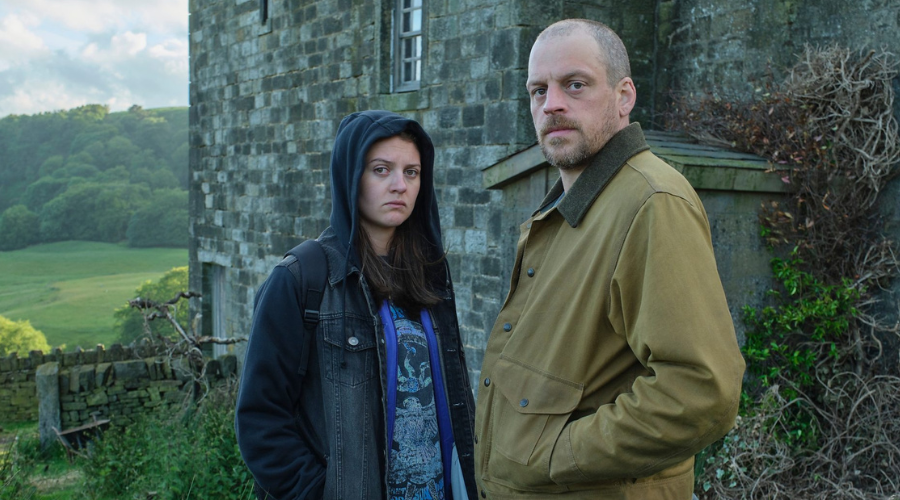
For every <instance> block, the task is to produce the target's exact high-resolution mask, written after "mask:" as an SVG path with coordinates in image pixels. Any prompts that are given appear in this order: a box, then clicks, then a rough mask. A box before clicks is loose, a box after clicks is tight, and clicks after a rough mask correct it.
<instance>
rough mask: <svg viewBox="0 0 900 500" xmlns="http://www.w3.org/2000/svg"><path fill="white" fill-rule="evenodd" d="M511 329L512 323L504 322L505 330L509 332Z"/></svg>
mask: <svg viewBox="0 0 900 500" xmlns="http://www.w3.org/2000/svg"><path fill="white" fill-rule="evenodd" d="M510 330H512V325H511V324H509V323H503V331H504V332H508V331H510Z"/></svg>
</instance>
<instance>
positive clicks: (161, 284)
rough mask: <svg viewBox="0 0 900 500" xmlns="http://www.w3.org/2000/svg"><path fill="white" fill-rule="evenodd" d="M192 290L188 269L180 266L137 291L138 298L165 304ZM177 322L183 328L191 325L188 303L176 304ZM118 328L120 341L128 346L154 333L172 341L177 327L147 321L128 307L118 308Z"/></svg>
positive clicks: (135, 310) (137, 311) (166, 323)
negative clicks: (189, 322)
mask: <svg viewBox="0 0 900 500" xmlns="http://www.w3.org/2000/svg"><path fill="white" fill-rule="evenodd" d="M187 289H188V268H187V267H176V268H173V269H171V270H170V271H168V272H167V273H166V274H164V275H163V276H162V278H160V279H159V280H158V281H146V282H144V283H143V284H142V285H141V286H139V287H138V288H137V289H136V290H135V291H134V294H135V295H134V296H135V297H140V298H142V299H146V300H152V301H155V302H165V301H167V300H170V299H172V298H173V297H175V296H176V295H177V294H178V292H181V291H184V290H187ZM175 311H176V312H175V319H176V320H177V321H178V323H179V324H181V325H187V324H188V301H187V299H180V300H179V301H178V302H176V304H175ZM113 315H114V316H115V318H116V329H117V330H118V332H119V342H121V343H123V344H125V345H128V344H131V343H132V342H133V341H135V340H137V339H139V338H141V337H143V336H145V335H146V334H147V333H150V334H151V335H153V336H163V337H169V338H172V337H174V336H175V334H176V332H175V328H174V327H173V326H172V325H171V324H170V323H168V322H166V321H149V322H148V321H145V320H144V316H143V315H142V314H141V312H140V311H139V310H138V309H135V308H133V307H131V306H129V305H124V306H122V307H120V308H119V309H116V311H115V313H113Z"/></svg>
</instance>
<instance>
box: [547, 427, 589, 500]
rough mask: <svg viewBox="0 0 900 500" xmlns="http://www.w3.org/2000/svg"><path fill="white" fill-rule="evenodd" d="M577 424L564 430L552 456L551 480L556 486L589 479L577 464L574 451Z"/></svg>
mask: <svg viewBox="0 0 900 500" xmlns="http://www.w3.org/2000/svg"><path fill="white" fill-rule="evenodd" d="M577 422H578V421H577V420H576V421H573V422H570V423H569V424H568V425H566V426H565V427H564V428H563V431H562V433H561V434H560V435H559V438H558V439H557V440H556V445H555V446H553V452H552V453H551V454H550V479H551V480H553V482H554V483H556V484H560V485H564V484H572V483H580V482H584V481H587V479H588V478H587V477H585V475H584V474H583V473H582V472H581V469H579V468H578V464H577V463H575V450H573V449H572V426H574V425H575V424H576V423H577Z"/></svg>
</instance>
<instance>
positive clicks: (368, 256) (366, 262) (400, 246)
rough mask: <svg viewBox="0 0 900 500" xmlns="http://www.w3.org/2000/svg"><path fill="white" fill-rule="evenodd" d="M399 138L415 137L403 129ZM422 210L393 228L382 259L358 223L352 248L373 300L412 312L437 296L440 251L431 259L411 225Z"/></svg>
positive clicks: (432, 302) (435, 300)
mask: <svg viewBox="0 0 900 500" xmlns="http://www.w3.org/2000/svg"><path fill="white" fill-rule="evenodd" d="M399 137H400V138H401V139H403V140H406V141H409V142H412V143H413V144H415V143H416V140H415V136H414V135H412V134H410V133H408V132H403V133H401V134H400V135H399ZM424 210H427V207H425V208H422V210H418V211H417V210H416V209H415V208H414V209H413V213H412V214H411V215H410V216H409V218H408V219H406V220H405V221H403V223H402V224H400V225H399V226H397V228H396V229H395V230H394V235H393V237H392V238H391V243H390V248H389V249H388V255H387V257H386V258H382V257H380V256H379V255H378V254H377V253H376V252H375V249H374V247H373V246H372V243H371V241H370V239H369V235H368V234H367V233H366V230H365V229H364V228H363V226H362V224H359V225H357V228H358V230H357V232H356V248H357V249H358V251H359V256H360V260H361V264H362V273H363V275H364V276H365V277H366V281H367V282H368V284H369V288H370V289H371V290H372V293H373V294H374V295H375V298H376V299H377V300H379V301H380V300H382V299H389V300H391V301H392V302H394V304H396V305H397V306H399V307H401V308H402V309H404V310H406V311H408V312H410V313H412V312H414V311H418V310H419V309H422V308H423V307H428V306H433V305H435V304H437V303H438V302H440V300H441V297H440V295H438V293H437V291H436V290H435V289H434V286H433V283H434V280H433V278H434V276H435V266H437V265H438V264H440V263H441V262H442V261H443V259H444V256H443V253H442V254H441V255H440V257H438V258H437V260H433V259H434V257H432V255H433V252H432V253H430V252H428V248H429V247H430V246H431V243H430V242H428V241H427V240H426V239H425V236H424V233H423V232H422V231H417V230H416V229H415V228H416V226H417V225H418V224H420V223H421V222H422V221H420V217H422V216H423V215H422V214H423V211H424Z"/></svg>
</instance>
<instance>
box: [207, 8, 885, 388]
mask: <svg viewBox="0 0 900 500" xmlns="http://www.w3.org/2000/svg"><path fill="white" fill-rule="evenodd" d="M259 5H260V4H259V2H257V1H250V0H208V1H206V0H203V1H201V0H190V2H189V9H190V51H191V69H190V72H191V73H190V74H191V83H190V102H191V111H190V127H191V129H190V134H191V139H190V141H191V156H190V165H191V174H190V175H191V187H190V196H191V201H190V211H191V227H190V231H191V233H190V234H191V243H190V245H191V246H190V268H191V277H190V280H191V288H192V289H194V290H198V291H203V292H204V298H203V300H204V301H206V303H205V304H200V303H199V300H197V299H194V301H193V302H192V309H193V310H195V311H199V310H203V311H204V313H205V314H204V315H205V316H206V319H204V323H205V324H204V328H205V330H204V331H209V328H210V327H209V325H210V323H211V322H212V320H211V319H210V318H212V317H213V315H215V318H216V324H217V325H218V326H217V327H216V328H217V331H216V332H215V334H216V335H224V336H229V337H234V336H243V335H246V334H248V332H249V325H250V320H251V317H252V312H253V311H252V307H253V306H252V305H253V296H254V294H255V292H256V289H257V287H258V286H259V284H260V283H261V282H262V281H263V279H265V277H266V276H267V275H268V273H269V271H270V270H271V268H272V267H273V266H274V265H275V264H276V263H277V262H278V260H279V259H280V257H281V255H282V254H283V253H284V252H285V251H287V250H288V249H290V248H291V247H292V246H294V245H295V244H297V243H298V242H300V241H302V240H304V239H307V238H313V237H315V236H317V235H318V234H319V233H320V232H321V231H322V230H323V229H324V228H325V227H326V226H327V225H328V217H329V213H330V209H331V206H330V181H329V172H328V170H329V163H330V151H331V146H332V141H333V139H334V134H335V132H336V130H337V126H338V124H339V122H340V119H341V118H342V117H343V116H345V115H347V114H349V113H352V112H354V111H359V110H365V109H388V110H391V111H395V112H398V113H401V114H404V115H406V116H409V117H411V118H414V119H416V120H418V121H420V122H421V123H422V124H423V126H424V127H425V129H426V130H428V131H429V133H431V135H432V137H433V138H434V142H435V145H436V146H437V150H436V165H437V171H436V175H435V182H436V188H437V194H438V202H439V206H440V210H441V223H442V226H443V231H444V243H445V248H446V250H447V251H448V259H449V262H450V265H451V271H452V273H453V276H454V283H455V286H456V292H457V301H458V310H459V319H460V326H461V329H462V334H463V339H464V342H465V343H466V351H467V357H468V360H469V364H470V369H472V371H473V374H474V373H475V372H477V370H478V368H479V367H480V365H481V355H482V351H483V348H484V345H485V343H486V340H487V339H486V335H487V332H489V331H490V328H491V326H492V324H493V321H494V319H495V317H496V314H497V312H498V311H499V309H500V306H501V303H502V300H503V298H504V296H505V293H506V291H507V287H508V273H509V268H510V267H511V265H512V261H513V256H514V250H515V248H514V242H515V239H514V238H513V237H510V235H511V234H512V233H515V232H516V231H517V227H516V224H511V223H508V222H507V221H505V219H504V217H503V216H502V214H503V213H505V212H508V211H509V210H514V211H521V210H523V208H522V207H511V205H514V204H515V202H514V201H511V200H509V199H507V198H506V197H505V195H504V193H503V192H501V191H496V190H495V191H489V190H485V189H484V188H483V187H482V170H483V169H485V168H487V167H489V166H491V165H493V164H495V163H497V162H498V161H500V160H502V159H504V158H506V157H508V156H510V155H513V154H515V153H517V152H519V151H522V150H523V149H525V148H527V147H529V146H531V145H532V144H534V143H535V142H536V139H535V136H534V130H533V127H532V124H531V117H530V109H529V102H528V96H527V94H526V91H525V80H526V78H527V61H528V55H529V52H530V47H531V45H532V43H533V40H534V38H535V37H536V36H537V34H538V33H539V32H540V30H541V29H543V28H544V27H546V26H547V25H549V24H550V23H552V22H554V21H556V20H559V19H562V18H566V17H585V18H591V19H597V20H600V21H602V22H604V23H606V24H608V25H609V26H611V27H612V28H613V29H615V30H616V31H617V32H618V33H619V34H620V35H621V37H622V39H623V41H624V42H625V44H626V47H627V48H628V50H629V53H630V56H631V64H632V74H633V78H634V80H635V84H636V88H637V91H638V106H637V108H636V109H635V111H634V112H633V115H632V118H633V119H635V120H637V121H640V122H642V125H643V126H644V128H647V129H649V128H653V127H659V126H660V125H661V122H662V120H661V119H660V117H661V114H662V113H663V112H664V111H665V109H666V102H667V98H668V95H669V92H670V91H671V90H673V89H679V90H694V91H705V90H709V89H711V88H712V86H713V85H718V86H724V87H726V88H729V89H731V90H733V91H735V92H750V91H753V89H754V86H753V85H754V79H755V78H757V77H758V76H759V75H761V74H763V73H764V72H765V71H767V69H768V68H769V67H770V66H771V67H772V68H773V69H774V70H775V71H779V70H780V69H781V68H783V67H786V66H788V65H790V64H791V63H792V62H793V54H795V53H796V52H798V51H799V49H800V47H802V45H803V44H804V43H807V42H808V43H828V42H840V43H844V44H845V45H848V46H852V47H862V46H867V47H878V46H882V45H883V46H886V47H888V48H895V49H896V48H897V46H898V44H900V42H898V40H900V39H898V38H897V37H896V36H895V35H894V33H896V31H897V27H898V26H897V25H898V23H900V19H898V15H897V12H900V0H864V1H862V2H857V3H854V4H847V3H844V2H838V0H822V1H817V0H790V1H785V0H753V1H751V2H742V1H738V0H635V1H633V2H613V1H610V0H425V11H424V16H425V21H424V24H423V26H424V28H423V33H424V36H425V42H424V49H425V56H424V60H423V62H424V66H423V75H422V76H423V78H422V82H421V88H420V89H419V90H416V91H411V92H403V93H396V92H393V91H392V89H391V32H390V29H391V8H392V5H393V2H391V1H389V0H381V1H379V0H286V1H283V2H275V1H271V0H270V1H269V9H268V11H269V18H268V19H267V20H265V21H264V22H263V20H262V19H261V18H260V10H259ZM895 52H896V50H895ZM898 88H900V84H898ZM898 110H900V106H898ZM739 198H740V196H737V197H736V198H733V199H731V198H728V197H727V195H721V196H720V194H715V193H711V194H710V195H708V196H707V197H705V198H704V201H706V200H707V199H709V203H710V205H711V206H712V207H713V209H714V210H712V211H715V210H717V209H718V208H716V207H719V208H721V209H722V210H723V212H721V213H722V218H721V219H719V218H717V217H716V216H712V214H711V220H712V222H713V224H714V227H713V233H714V234H713V237H714V240H715V242H716V245H717V258H719V259H720V270H721V271H722V274H723V279H725V280H729V279H732V278H731V277H733V284H728V283H726V288H729V287H730V288H731V291H730V292H729V301H730V304H731V306H732V309H733V311H732V312H733V314H734V313H735V311H737V310H739V308H740V307H741V305H743V300H744V296H745V295H746V294H747V293H753V294H755V293H756V292H748V291H747V290H745V289H744V288H743V287H745V286H750V285H752V287H751V288H752V290H757V289H759V288H760V286H762V285H761V284H760V283H755V282H754V283H749V282H748V281H747V280H751V278H750V277H748V276H750V275H749V274H747V273H745V272H744V271H743V270H742V269H744V267H746V266H743V265H742V264H743V263H745V262H755V263H756V264H760V263H763V264H764V262H763V261H764V260H766V259H767V257H766V256H765V255H764V254H763V253H758V254H757V253H754V252H755V251H756V250H757V249H758V248H757V247H756V246H754V245H758V243H756V242H755V240H754V237H755V233H756V223H755V219H754V218H755V210H753V211H749V212H746V213H744V214H741V215H737V212H736V211H735V210H737V209H736V208H735V207H737V206H738V205H741V204H742V203H743V202H741V201H740V200H739ZM745 208H746V207H745ZM738 222H740V224H738ZM739 226H740V227H749V228H751V229H750V230H749V232H746V233H744V232H743V231H744V229H740V230H739V229H738V227H739ZM739 256H743V257H746V258H743V257H741V258H739ZM751 257H752V258H751ZM763 269H767V266H763ZM213 274H215V275H216V276H221V282H222V284H221V290H222V292H221V293H220V294H219V295H217V296H215V298H213V297H214V295H215V294H211V293H209V292H210V291H211V290H212V286H211V285H210V283H211V282H212V281H214V280H212V279H210V276H212V275H213ZM729 276H730V277H729ZM752 279H756V280H759V279H761V278H752ZM213 300H215V301H216V303H215V304H214V305H210V302H211V301H213ZM214 311H215V313H214V314H212V313H213V312H214ZM235 354H237V355H238V357H239V358H240V356H241V355H242V347H237V348H236V349H235Z"/></svg>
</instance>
